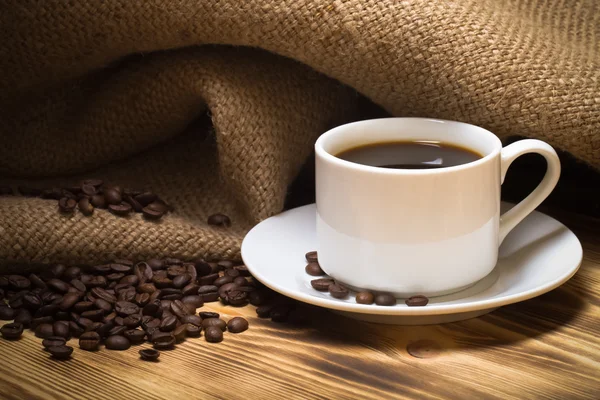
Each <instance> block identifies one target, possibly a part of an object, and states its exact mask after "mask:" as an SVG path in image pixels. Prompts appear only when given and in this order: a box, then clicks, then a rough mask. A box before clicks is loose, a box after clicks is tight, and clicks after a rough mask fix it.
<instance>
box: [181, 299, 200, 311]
mask: <svg viewBox="0 0 600 400" xmlns="http://www.w3.org/2000/svg"><path fill="white" fill-rule="evenodd" d="M181 302H182V303H183V304H186V305H189V306H192V307H193V308H194V311H195V310H196V308H200V307H202V306H203V305H204V301H203V300H202V297H200V296H198V295H191V296H185V297H183V298H182V299H181Z"/></svg>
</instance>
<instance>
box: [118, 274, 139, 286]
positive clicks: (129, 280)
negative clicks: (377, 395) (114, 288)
mask: <svg viewBox="0 0 600 400" xmlns="http://www.w3.org/2000/svg"><path fill="white" fill-rule="evenodd" d="M138 283H139V280H138V277H137V276H136V275H125V276H124V277H123V278H121V280H120V281H119V284H120V285H128V286H137V284H138Z"/></svg>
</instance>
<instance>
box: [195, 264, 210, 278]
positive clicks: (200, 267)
mask: <svg viewBox="0 0 600 400" xmlns="http://www.w3.org/2000/svg"><path fill="white" fill-rule="evenodd" d="M194 266H195V268H196V274H197V275H198V277H202V276H206V275H209V274H212V273H214V272H215V271H213V269H212V267H211V266H210V264H209V263H207V262H206V261H204V260H198V261H196V263H195V264H194Z"/></svg>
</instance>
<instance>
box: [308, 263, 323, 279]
mask: <svg viewBox="0 0 600 400" xmlns="http://www.w3.org/2000/svg"><path fill="white" fill-rule="evenodd" d="M304 270H305V271H306V273H307V274H309V275H312V276H321V275H325V272H323V270H322V269H321V266H320V265H319V263H317V262H310V263H308V264H307V265H306V268H304Z"/></svg>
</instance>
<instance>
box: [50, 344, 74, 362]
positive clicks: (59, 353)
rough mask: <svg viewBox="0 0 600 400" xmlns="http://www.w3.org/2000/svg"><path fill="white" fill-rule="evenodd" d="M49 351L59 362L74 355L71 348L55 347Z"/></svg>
mask: <svg viewBox="0 0 600 400" xmlns="http://www.w3.org/2000/svg"><path fill="white" fill-rule="evenodd" d="M47 350H48V352H49V353H50V354H52V357H54V358H56V359H59V360H66V359H67V358H69V357H71V354H73V348H72V347H71V346H54V347H48V348H47Z"/></svg>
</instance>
